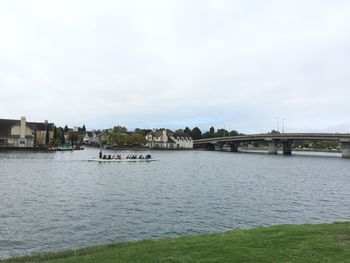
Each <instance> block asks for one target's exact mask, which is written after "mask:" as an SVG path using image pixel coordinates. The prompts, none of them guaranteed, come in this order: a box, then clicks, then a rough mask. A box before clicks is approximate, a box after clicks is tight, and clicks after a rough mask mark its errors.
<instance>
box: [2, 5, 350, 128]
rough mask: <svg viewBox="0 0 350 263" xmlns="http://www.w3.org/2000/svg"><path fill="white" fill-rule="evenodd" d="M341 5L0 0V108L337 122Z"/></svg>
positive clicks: (33, 114) (343, 101)
mask: <svg viewBox="0 0 350 263" xmlns="http://www.w3.org/2000/svg"><path fill="white" fill-rule="evenodd" d="M349 12H350V3H349V2H348V1H345V0H344V1H340V0H339V1H332V3H331V2H329V1H316V0H314V1H283V2H281V1H264V2H261V1H253V0H251V1H216V2H212V1H132V2H126V1H102V2H101V1H74V2H71V1H50V2H47V1H30V2H28V1H10V2H2V3H1V4H0V34H1V36H2V41H1V42H0V91H1V95H0V109H1V116H0V117H1V118H19V116H21V115H26V116H27V118H28V119H31V120H33V121H39V120H43V119H49V120H51V121H54V122H56V123H57V124H58V125H65V124H66V123H67V124H69V125H71V126H73V125H82V124H84V123H85V124H86V125H87V127H88V128H107V127H110V126H113V125H117V124H122V125H126V126H127V127H129V128H135V127H147V128H152V127H165V126H167V127H169V128H184V126H190V127H193V126H199V127H201V128H202V129H207V128H209V127H210V126H211V125H216V126H221V127H223V126H225V125H227V126H232V129H237V130H240V131H242V132H264V131H268V130H271V129H274V128H276V127H275V126H276V125H275V123H276V116H279V117H280V118H281V119H282V118H285V119H286V127H288V128H289V129H290V130H297V131H303V130H304V129H319V130H322V129H329V127H334V129H335V130H334V131H336V128H335V127H337V125H341V124H342V123H346V122H347V120H348V113H349V112H350V105H349V103H348V101H347V98H349V96H350V89H349V88H348V86H349V82H350V75H349V74H348V69H349V68H350V65H349V64H350V48H349V47H350V33H349V32H350V18H349V16H348V14H349ZM225 123H226V124H225ZM228 123H230V125H229V124H228ZM231 123H232V124H231ZM226 128H227V127H226Z"/></svg>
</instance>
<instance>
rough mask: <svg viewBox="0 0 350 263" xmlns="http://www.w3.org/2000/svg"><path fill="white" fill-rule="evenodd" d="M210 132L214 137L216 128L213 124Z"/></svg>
mask: <svg viewBox="0 0 350 263" xmlns="http://www.w3.org/2000/svg"><path fill="white" fill-rule="evenodd" d="M209 134H210V135H212V136H213V137H214V135H215V129H214V127H213V126H211V127H210V129H209Z"/></svg>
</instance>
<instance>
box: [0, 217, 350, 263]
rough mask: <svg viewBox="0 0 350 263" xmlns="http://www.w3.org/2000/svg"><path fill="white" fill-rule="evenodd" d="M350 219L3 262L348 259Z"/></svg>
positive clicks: (253, 229) (49, 253) (107, 247)
mask: <svg viewBox="0 0 350 263" xmlns="http://www.w3.org/2000/svg"><path fill="white" fill-rule="evenodd" d="M349 258H350V222H334V223H329V224H303V225H294V224H290V225H289V224H288V225H274V226H268V227H256V228H251V229H240V228H237V229H233V230H229V231H227V232H222V233H213V234H204V235H195V236H184V237H177V238H161V239H151V240H140V241H133V242H122V243H114V244H107V245H97V246H92V247H86V248H79V249H71V250H64V251H58V252H45V253H41V254H37V255H32V256H23V257H13V258H7V259H0V262H7V263H16V262H52V263H53V262H66V263H72V262H154V261H162V262H164V261H165V262H195V261H206V262H212V261H216V262H218V261H220V262H222V261H224V262H231V261H232V262H284V261H288V262H347V260H348V259H349Z"/></svg>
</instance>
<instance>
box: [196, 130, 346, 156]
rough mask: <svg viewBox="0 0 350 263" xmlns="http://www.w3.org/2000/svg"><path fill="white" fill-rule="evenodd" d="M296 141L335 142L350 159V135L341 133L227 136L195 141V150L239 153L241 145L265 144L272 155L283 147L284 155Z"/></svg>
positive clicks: (288, 152)
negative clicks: (226, 149) (224, 149)
mask: <svg viewBox="0 0 350 263" xmlns="http://www.w3.org/2000/svg"><path fill="white" fill-rule="evenodd" d="M296 140H313V141H320V140H327V141H329V140H335V141H338V142H339V143H341V145H342V157H343V158H350V134H340V133H279V134H251V135H242V136H227V137H218V138H208V139H200V140H194V141H193V147H194V148H206V149H208V150H216V151H220V150H223V146H224V145H225V144H226V145H229V146H230V147H231V151H233V152H236V151H238V146H239V144H240V143H251V142H265V143H266V144H267V145H268V152H269V153H270V154H277V146H278V145H282V149H283V154H285V155H290V154H292V144H293V142H294V141H296Z"/></svg>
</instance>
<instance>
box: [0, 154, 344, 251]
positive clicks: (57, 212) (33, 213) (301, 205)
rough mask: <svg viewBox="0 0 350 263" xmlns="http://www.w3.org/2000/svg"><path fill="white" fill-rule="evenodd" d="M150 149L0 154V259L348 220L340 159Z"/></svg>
mask: <svg viewBox="0 0 350 263" xmlns="http://www.w3.org/2000/svg"><path fill="white" fill-rule="evenodd" d="M127 153H130V152H128V151H125V152H118V154H122V155H126V154H127ZM139 153H143V154H145V153H146V152H139ZM151 153H152V155H153V156H154V157H156V158H157V159H159V162H150V163H96V162H88V161H86V160H87V159H89V158H91V157H94V156H97V154H98V150H97V149H94V148H91V149H86V150H84V151H74V152H56V153H30V152H16V151H14V152H0V200H1V202H0V258H6V257H10V256H14V255H23V254H31V253H37V252H42V251H51V250H62V249H67V248H77V247H84V246H91V245H95V244H101V243H111V242H121V241H129V240H139V239H149V238H157V237H164V236H182V235H191V234H199V233H208V232H217V231H224V230H228V229H232V228H236V227H254V226H261V225H273V224H282V223H283V224H285V223H324V222H333V221H346V220H350V201H349V200H350V172H349V171H350V169H349V167H350V160H346V159H342V158H339V154H317V155H315V156H310V154H309V153H307V154H305V153H302V154H297V155H293V156H289V157H287V156H282V155H277V156H271V155H267V154H258V153H229V152H209V151H174V152H171V151H170V152H168V151H154V152H151Z"/></svg>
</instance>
